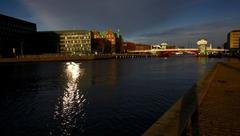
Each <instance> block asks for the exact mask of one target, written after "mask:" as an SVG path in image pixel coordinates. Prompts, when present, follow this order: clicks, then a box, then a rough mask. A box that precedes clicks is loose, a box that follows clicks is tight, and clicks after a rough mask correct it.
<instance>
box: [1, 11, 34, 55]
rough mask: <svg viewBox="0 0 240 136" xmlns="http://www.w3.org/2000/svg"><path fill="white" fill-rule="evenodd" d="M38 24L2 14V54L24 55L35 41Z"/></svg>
mask: <svg viewBox="0 0 240 136" xmlns="http://www.w3.org/2000/svg"><path fill="white" fill-rule="evenodd" d="M34 33H36V24H34V23H30V22H27V21H24V20H20V19H16V18H13V17H9V16H5V15H2V14H0V56H1V57H13V56H16V55H22V54H24V53H25V51H27V49H26V48H27V47H30V46H31V45H32V42H33V37H32V36H33V35H34Z"/></svg>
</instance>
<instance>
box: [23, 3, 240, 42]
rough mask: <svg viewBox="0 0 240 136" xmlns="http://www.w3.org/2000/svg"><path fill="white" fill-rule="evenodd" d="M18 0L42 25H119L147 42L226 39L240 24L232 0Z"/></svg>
mask: <svg viewBox="0 0 240 136" xmlns="http://www.w3.org/2000/svg"><path fill="white" fill-rule="evenodd" d="M19 1H20V2H22V4H24V5H25V7H27V8H28V9H30V10H31V12H32V13H33V15H34V16H35V17H34V18H35V19H36V22H37V23H38V28H40V29H39V30H60V29H90V30H91V29H97V30H106V29H109V28H112V29H113V30H117V29H118V28H119V29H120V30H121V32H122V34H123V36H124V38H125V39H129V40H135V41H138V42H144V43H152V42H156V41H158V40H159V39H160V40H176V41H179V43H181V42H182V41H184V40H185V41H187V40H193V39H195V38H197V37H208V36H209V37H210V38H211V37H213V36H212V35H217V36H220V37H219V39H222V38H223V36H222V35H225V33H226V30H227V29H229V30H228V31H230V30H231V29H233V28H236V27H235V26H236V25H235V24H236V22H237V21H236V20H239V15H238V13H239V12H240V9H239V7H238V6H236V5H238V4H240V2H236V1H234V0H230V1H231V2H226V1H225V0H211V1H209V0H141V1H140V0H19ZM233 2H234V3H233ZM216 3H218V4H216ZM229 18H232V20H231V19H229ZM228 21H232V22H233V23H230V24H228ZM209 22H210V23H209ZM237 23H239V21H238V22H237ZM233 24H234V25H235V26H233ZM224 25H227V28H226V27H225V26H224ZM231 25H232V26H231ZM220 30H221V31H220ZM219 33H221V34H219ZM217 36H215V39H217ZM220 41H223V40H219V42H220Z"/></svg>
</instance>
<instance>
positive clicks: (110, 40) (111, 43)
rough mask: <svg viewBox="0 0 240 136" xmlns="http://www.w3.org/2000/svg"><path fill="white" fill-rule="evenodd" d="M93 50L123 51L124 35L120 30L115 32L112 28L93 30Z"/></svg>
mask: <svg viewBox="0 0 240 136" xmlns="http://www.w3.org/2000/svg"><path fill="white" fill-rule="evenodd" d="M92 38H93V39H92V43H93V44H92V47H93V48H92V50H93V52H95V51H96V52H101V53H115V52H121V50H122V49H121V48H122V47H121V46H122V37H121V35H120V30H118V33H114V32H113V31H112V30H111V29H109V30H107V31H105V32H99V31H96V30H93V31H92Z"/></svg>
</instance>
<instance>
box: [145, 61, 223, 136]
mask: <svg viewBox="0 0 240 136" xmlns="http://www.w3.org/2000/svg"><path fill="white" fill-rule="evenodd" d="M220 64H221V63H217V64H216V65H215V66H214V67H213V68H212V69H211V70H209V71H208V72H206V73H205V74H204V75H203V76H202V78H201V79H200V80H199V81H198V82H197V83H196V84H195V85H194V86H193V87H192V88H191V89H190V90H189V91H187V92H186V93H185V95H184V96H183V97H181V98H180V99H179V100H178V101H177V102H176V103H175V104H174V105H172V106H171V107H170V109H169V110H168V111H166V112H165V113H164V114H163V116H161V117H160V118H159V119H158V120H157V121H156V122H155V123H154V124H153V125H152V126H151V127H150V128H149V129H147V130H146V131H145V132H144V134H143V136H181V135H183V133H184V132H185V129H186V127H187V126H188V124H189V122H190V121H191V117H192V116H193V114H194V112H195V111H196V109H197V106H199V105H200V104H201V102H202V100H203V98H204V96H205V95H206V94H207V92H208V89H209V87H210V84H211V82H212V81H213V78H214V76H215V74H216V73H217V71H218V67H219V66H220Z"/></svg>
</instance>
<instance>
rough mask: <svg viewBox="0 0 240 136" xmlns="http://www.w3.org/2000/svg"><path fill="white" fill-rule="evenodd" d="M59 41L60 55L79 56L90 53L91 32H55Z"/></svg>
mask: <svg viewBox="0 0 240 136" xmlns="http://www.w3.org/2000/svg"><path fill="white" fill-rule="evenodd" d="M56 33H57V34H58V35H59V39H60V44H59V45H60V50H59V51H60V53H61V54H71V55H81V54H89V53H91V32H90V31H87V30H76V31H73V30H71V31H56Z"/></svg>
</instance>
